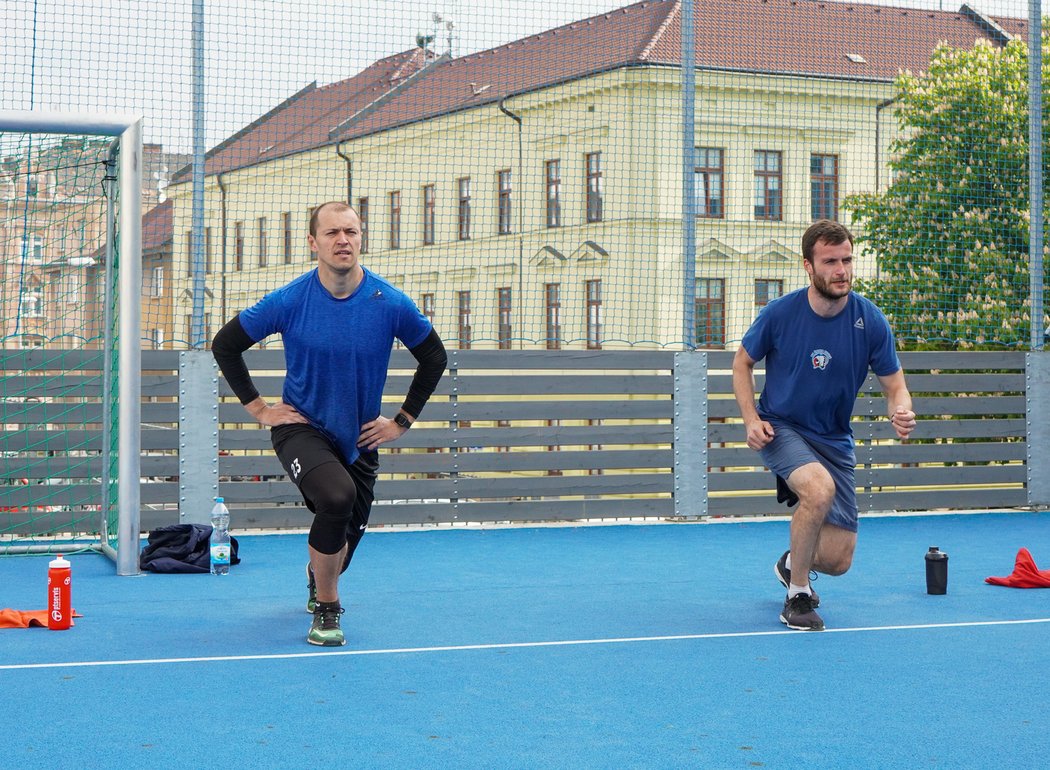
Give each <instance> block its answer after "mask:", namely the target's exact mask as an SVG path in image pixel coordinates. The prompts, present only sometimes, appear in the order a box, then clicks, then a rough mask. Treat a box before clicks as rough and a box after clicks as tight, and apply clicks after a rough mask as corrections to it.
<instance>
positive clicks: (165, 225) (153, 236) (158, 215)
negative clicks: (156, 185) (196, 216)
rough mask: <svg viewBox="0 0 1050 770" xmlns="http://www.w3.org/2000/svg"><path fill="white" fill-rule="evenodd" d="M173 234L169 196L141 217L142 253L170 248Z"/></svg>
mask: <svg viewBox="0 0 1050 770" xmlns="http://www.w3.org/2000/svg"><path fill="white" fill-rule="evenodd" d="M173 234H174V233H173V227H172V218H171V198H168V199H167V200H166V201H164V202H163V203H158V204H157V205H156V206H154V207H153V208H151V209H150V210H149V211H147V212H146V214H145V215H144V216H143V217H142V253H143V254H147V253H149V252H151V251H162V250H164V249H165V248H170V247H171V240H172V236H173Z"/></svg>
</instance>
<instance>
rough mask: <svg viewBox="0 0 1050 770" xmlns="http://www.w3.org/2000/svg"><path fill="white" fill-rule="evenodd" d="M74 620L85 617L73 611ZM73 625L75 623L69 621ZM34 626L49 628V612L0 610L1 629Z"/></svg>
mask: <svg viewBox="0 0 1050 770" xmlns="http://www.w3.org/2000/svg"><path fill="white" fill-rule="evenodd" d="M73 617H74V618H82V617H84V616H83V615H81V614H80V613H79V612H77V611H76V610H73ZM69 625H73V621H69ZM32 626H43V627H44V628H47V610H11V609H8V608H6V607H5V608H4V609H2V610H0V628H30V627H32Z"/></svg>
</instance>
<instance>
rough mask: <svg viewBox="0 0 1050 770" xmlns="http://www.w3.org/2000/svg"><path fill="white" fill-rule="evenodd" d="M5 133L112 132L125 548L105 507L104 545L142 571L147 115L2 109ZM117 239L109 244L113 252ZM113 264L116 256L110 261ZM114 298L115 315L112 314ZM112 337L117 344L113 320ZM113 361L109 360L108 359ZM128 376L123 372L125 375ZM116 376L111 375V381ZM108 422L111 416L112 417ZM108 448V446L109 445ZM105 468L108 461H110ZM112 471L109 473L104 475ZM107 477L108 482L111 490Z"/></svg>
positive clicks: (0, 125)
mask: <svg viewBox="0 0 1050 770" xmlns="http://www.w3.org/2000/svg"><path fill="white" fill-rule="evenodd" d="M0 131H8V132H20V133H25V134H68V135H84V136H107V137H112V138H113V142H112V143H111V144H110V148H109V155H110V158H111V159H112V158H116V160H117V163H116V166H117V186H118V190H119V209H118V217H119V221H120V227H119V231H118V235H117V243H118V247H117V248H118V249H119V251H118V253H119V254H120V260H119V273H118V276H117V282H118V283H117V285H118V287H119V292H118V293H119V297H118V305H117V313H118V316H117V329H118V338H119V340H120V344H119V346H118V350H117V366H118V372H119V373H120V375H121V376H119V377H118V380H117V398H118V402H117V416H118V426H117V430H118V437H117V522H118V523H117V537H116V542H117V546H116V548H114V547H113V546H112V545H111V544H110V540H111V533H110V532H109V522H108V515H107V513H108V511H107V506H106V504H105V501H103V504H102V505H100V506H99V509H100V518H101V522H100V530H99V531H100V534H101V538H100V540H101V543H100V549H101V550H102V552H103V553H105V554H106V555H107V556H109V557H110V558H112V559H113V561H114V562H115V563H116V567H117V574H118V575H138V574H140V569H139V536H140V532H139V529H140V491H139V483H140V477H141V473H140V471H141V463H140V459H139V458H140V449H141V438H140V430H141V414H142V408H141V404H140V399H141V393H142V386H141V378H140V372H141V364H142V343H141V339H140V337H141V331H140V326H141V315H142V311H141V304H140V303H141V292H142V116H141V115H134V114H121V113H79V112H55V111H43V110H0ZM113 246H114V244H113V239H112V238H107V244H106V248H107V250H112V248H113ZM108 264H110V265H111V264H112V259H109V260H108ZM111 305H112V303H107V305H106V307H107V312H112V311H111V310H110V306H111ZM106 326H107V328H106V330H105V335H106V339H105V342H106V344H107V345H109V346H110V349H112V347H111V346H112V345H113V342H114V340H113V339H112V337H113V334H112V324H107V325H106ZM106 361H107V364H108V361H109V357H108V356H107V357H106ZM125 373H126V374H127V375H128V376H123V375H124V374H125ZM108 382H109V378H107V386H108ZM107 422H108V421H107ZM104 451H105V447H104ZM104 465H105V463H104ZM104 473H105V472H104ZM106 486H107V482H106V480H105V478H104V481H103V490H102V492H103V495H105V494H106Z"/></svg>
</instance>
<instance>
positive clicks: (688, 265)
mask: <svg viewBox="0 0 1050 770" xmlns="http://www.w3.org/2000/svg"><path fill="white" fill-rule="evenodd" d="M693 18H694V17H693V0H682V256H683V259H682V273H683V275H682V279H683V282H684V283H683V286H682V343H683V346H684V347H685V349H686V350H692V349H693V348H695V347H696V179H695V168H696V150H695V148H694V144H695V143H696V42H695V39H694V36H693V35H694V32H693V30H694V21H693Z"/></svg>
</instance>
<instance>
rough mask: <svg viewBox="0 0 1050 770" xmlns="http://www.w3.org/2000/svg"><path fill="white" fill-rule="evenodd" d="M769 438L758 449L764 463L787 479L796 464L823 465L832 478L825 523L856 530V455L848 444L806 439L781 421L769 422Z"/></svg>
mask: <svg viewBox="0 0 1050 770" xmlns="http://www.w3.org/2000/svg"><path fill="white" fill-rule="evenodd" d="M773 431H774V436H773V440H772V441H770V442H769V443H768V444H766V445H765V446H764V447H762V449H761V450H759V453H760V454H761V455H762V460H763V461H764V462H765V464H766V467H767V468H769V470H771V471H773V473H775V474H776V475H778V476H780V478H782V479H784V480H785V481H787V478H788V476H790V475H791V474H792V473H794V471H795V470H796V469H798V468H801V467H802V466H803V465H807V464H809V463H820V464H821V465H823V466H824V467H825V468H826V469H827V471H828V473H830V474H831V478H832V479H834V480H835V499H834V501H833V502H832V503H831V510H830V511H829V512H828V516H827V518H826V519H825V520H824V523H826V524H833V525H835V526H836V527H841V528H842V529H845V530H848V531H850V532H856V531H857V484H856V474H855V470H856V466H857V455H856V453H855V452H854V451H853V449H852V448H850V449H849V450H848V451H846V450H844V449H843V448H842V447H840V446H836V445H833V444H824V443H819V442H816V441H810V440H809V439H807V438H805V437H803V436H802V434H800V433H799V432H798V431H797V430H795V429H794V428H791V427H790V426H787V425H784V424H782V423H781V424H774V425H773Z"/></svg>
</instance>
